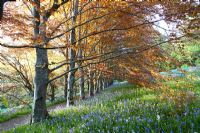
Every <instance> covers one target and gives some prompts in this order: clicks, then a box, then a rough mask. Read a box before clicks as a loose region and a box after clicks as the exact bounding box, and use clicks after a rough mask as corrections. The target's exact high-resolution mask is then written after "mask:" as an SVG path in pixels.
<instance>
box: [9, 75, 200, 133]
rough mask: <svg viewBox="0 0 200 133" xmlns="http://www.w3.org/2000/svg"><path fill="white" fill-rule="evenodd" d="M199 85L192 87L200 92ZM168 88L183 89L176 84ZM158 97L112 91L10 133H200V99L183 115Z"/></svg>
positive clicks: (125, 88) (146, 91)
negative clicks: (127, 132)
mask: <svg viewBox="0 0 200 133" xmlns="http://www.w3.org/2000/svg"><path fill="white" fill-rule="evenodd" d="M182 80H183V79H180V83H182ZM178 83H179V82H178ZM176 84H177V82H176ZM197 84H198V83H196V82H194V83H193V84H192V85H193V87H192V86H190V87H191V88H192V89H193V90H199V86H198V85H197ZM169 86H171V87H172V88H173V89H176V90H178V89H181V90H182V89H183V86H181V87H177V86H176V87H175V83H173V82H170V84H169ZM159 95H160V93H159V92H158V91H153V90H149V89H147V88H136V87H134V86H132V85H127V86H122V87H117V88H112V89H108V90H106V91H104V92H103V93H101V94H100V95H97V96H96V97H94V98H91V99H88V100H85V101H81V102H79V103H78V104H77V105H76V106H75V107H71V108H69V109H66V110H60V111H57V112H55V113H54V114H52V116H53V118H52V119H49V120H46V121H44V122H42V123H37V124H33V125H31V126H30V125H25V126H21V127H18V128H16V129H13V130H10V131H8V132H18V133H22V132H26V133H29V132H30V133H33V132H36V133H46V132H52V133H65V132H72V131H73V132H94V133H96V132H102V131H104V132H107V131H110V132H125V131H129V132H141V133H145V132H146V133H149V132H152V133H155V132H162V131H163V132H200V125H199V123H200V104H199V97H198V98H197V101H196V102H195V103H193V104H192V103H191V104H190V105H188V106H186V107H185V108H183V109H182V110H181V111H180V110H177V108H176V107H175V105H174V104H173V103H170V102H166V101H159V100H158V99H157V97H158V96H159Z"/></svg>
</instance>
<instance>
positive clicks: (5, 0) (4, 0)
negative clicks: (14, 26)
mask: <svg viewBox="0 0 200 133" xmlns="http://www.w3.org/2000/svg"><path fill="white" fill-rule="evenodd" d="M7 1H16V0H1V1H0V20H1V19H2V17H3V5H4V3H6V2H7Z"/></svg>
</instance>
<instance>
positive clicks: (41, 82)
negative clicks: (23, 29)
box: [32, 0, 49, 123]
mask: <svg viewBox="0 0 200 133" xmlns="http://www.w3.org/2000/svg"><path fill="white" fill-rule="evenodd" d="M34 2H35V3H36V6H34V7H33V15H34V37H35V39H36V40H35V42H36V44H35V45H38V43H37V41H38V37H39V36H41V37H42V39H43V40H42V41H43V43H45V28H46V26H45V22H46V19H45V18H43V19H42V23H40V21H39V20H40V15H39V8H40V1H39V0H34ZM42 26H43V27H42ZM40 27H42V29H43V30H44V31H42V30H41V31H40ZM48 76H49V69H48V55H47V50H46V49H40V48H36V64H35V78H34V87H35V88H34V99H33V115H32V122H33V123H35V122H40V121H42V120H44V119H46V118H47V116H48V112H47V108H46V93H47V85H48Z"/></svg>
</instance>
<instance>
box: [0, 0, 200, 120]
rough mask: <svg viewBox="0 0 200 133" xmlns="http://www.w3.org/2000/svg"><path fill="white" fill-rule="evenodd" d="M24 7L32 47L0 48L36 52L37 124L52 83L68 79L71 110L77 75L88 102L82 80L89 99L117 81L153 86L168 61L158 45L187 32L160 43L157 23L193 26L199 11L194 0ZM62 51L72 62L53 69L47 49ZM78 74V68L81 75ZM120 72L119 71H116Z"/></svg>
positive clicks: (53, 3) (57, 3)
mask: <svg viewBox="0 0 200 133" xmlns="http://www.w3.org/2000/svg"><path fill="white" fill-rule="evenodd" d="M25 3H26V4H27V3H28V7H30V8H31V9H32V11H31V15H32V16H31V18H28V19H30V20H32V21H33V27H32V30H33V31H34V33H33V37H32V41H30V42H31V43H30V44H28V45H15V46H13V45H8V44H5V43H0V45H1V46H3V47H8V48H34V49H35V50H36V63H35V78H34V100H33V116H32V121H33V122H39V121H42V120H44V119H46V118H47V117H48V112H47V108H46V94H47V86H48V84H50V83H51V82H53V81H55V80H57V79H59V78H61V77H63V76H66V75H68V76H67V77H68V81H67V106H69V105H70V104H73V103H74V99H73V94H74V84H75V78H76V77H77V75H79V76H80V77H81V78H80V92H81V97H82V98H84V85H83V81H89V95H90V96H93V95H94V93H95V92H94V89H95V88H96V92H99V90H102V88H103V87H102V86H104V87H107V86H108V85H110V84H111V83H112V80H113V78H114V77H120V78H125V79H127V80H129V81H130V82H131V83H137V84H139V85H149V84H151V83H154V82H155V81H156V80H155V77H156V76H157V73H158V72H159V70H158V69H155V66H157V64H156V63H157V62H160V61H164V59H166V58H167V57H166V58H165V57H164V56H165V55H164V53H163V52H162V49H161V48H160V47H159V45H161V44H163V43H165V42H170V41H174V40H177V39H180V38H181V37H183V36H186V35H187V34H186V35H183V36H181V37H177V36H175V35H174V34H172V36H171V38H169V39H168V40H166V41H163V42H157V41H155V40H157V39H158V38H159V33H158V32H157V31H156V30H155V29H154V28H153V26H158V25H157V24H156V23H157V22H159V21H162V20H165V21H167V22H174V21H176V23H178V24H181V23H182V22H186V21H187V23H188V25H194V24H196V21H195V23H194V22H193V21H190V20H188V19H187V18H188V17H190V16H192V17H193V18H195V19H199V18H198V17H197V16H198V8H199V7H198V6H196V5H194V1H186V2H184V1H183V2H182V1H170V0H166V1H139V2H138V1H135V0H131V1H104V2H103V1H90V0H89V1H82V0H73V1H69V0H62V1H59V0H53V1H48V0H47V1H40V0H33V1H29V2H28V1H25ZM62 8H67V9H68V10H63V9H62ZM70 9H71V10H70ZM65 11H67V12H65ZM63 14H65V16H64V17H63ZM155 14H158V15H160V18H158V19H155V18H154V17H155ZM67 15H68V16H67ZM179 20H181V21H179ZM64 25H65V26H64ZM66 25H69V26H66ZM185 29H187V28H185ZM84 30H85V31H84ZM190 35H191V34H190ZM193 35H194V34H193ZM66 36H70V37H66ZM67 39H69V40H67ZM54 41H55V42H54ZM84 41H85V42H84ZM60 49H62V50H63V49H64V50H66V49H67V52H68V53H67V54H68V56H67V55H66V57H68V59H65V60H64V61H61V63H56V65H55V66H54V67H53V68H50V66H49V64H50V63H49V56H48V51H50V50H60ZM83 53H84V56H83V55H82V54H83ZM66 66H69V69H68V70H64V71H62V73H59V74H57V75H56V76H54V77H51V76H49V75H50V73H52V72H55V71H58V70H60V69H62V68H63V67H66ZM97 67H99V68H97ZM76 70H79V74H77V75H76V74H75V71H76ZM86 70H87V71H86ZM116 70H119V72H118V73H116V72H115V71H116ZM86 73H87V74H88V79H84V78H86V77H87V76H86ZM84 74H85V75H84ZM83 75H84V76H83ZM49 78H50V79H49ZM103 84H104V85H103ZM95 86H96V87H95ZM98 86H99V87H100V89H99V88H97V87H98Z"/></svg>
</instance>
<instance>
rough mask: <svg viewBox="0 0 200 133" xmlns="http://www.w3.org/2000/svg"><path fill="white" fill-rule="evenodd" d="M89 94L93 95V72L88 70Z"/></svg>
mask: <svg viewBox="0 0 200 133" xmlns="http://www.w3.org/2000/svg"><path fill="white" fill-rule="evenodd" d="M89 96H90V97H91V96H94V73H93V72H92V71H91V70H89Z"/></svg>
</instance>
